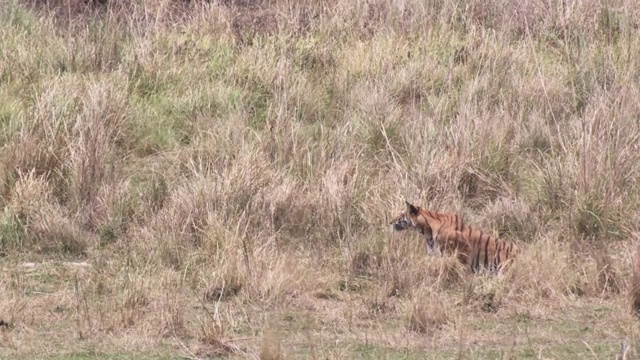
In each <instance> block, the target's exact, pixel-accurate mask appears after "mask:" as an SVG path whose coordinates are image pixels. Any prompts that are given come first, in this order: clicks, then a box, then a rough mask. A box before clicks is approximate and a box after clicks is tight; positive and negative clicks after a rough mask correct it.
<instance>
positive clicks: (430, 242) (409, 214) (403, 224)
mask: <svg viewBox="0 0 640 360" xmlns="http://www.w3.org/2000/svg"><path fill="white" fill-rule="evenodd" d="M405 205H406V208H405V209H404V210H402V211H401V212H400V214H398V216H396V217H395V218H393V220H391V222H390V223H389V224H390V225H392V226H393V230H394V231H404V230H408V229H414V230H417V231H419V232H420V233H421V234H422V235H423V236H424V238H425V240H426V244H427V254H432V253H433V252H434V251H435V248H436V243H435V238H434V236H433V231H432V228H431V226H430V225H429V223H428V222H427V219H426V218H425V217H424V216H421V214H420V207H419V206H415V205H412V204H411V203H409V202H408V201H406V200H405Z"/></svg>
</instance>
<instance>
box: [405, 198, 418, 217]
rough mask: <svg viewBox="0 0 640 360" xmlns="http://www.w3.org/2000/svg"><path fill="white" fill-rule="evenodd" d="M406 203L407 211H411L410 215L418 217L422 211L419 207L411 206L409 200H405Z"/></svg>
mask: <svg viewBox="0 0 640 360" xmlns="http://www.w3.org/2000/svg"><path fill="white" fill-rule="evenodd" d="M404 203H405V204H406V205H407V211H409V214H411V215H418V212H419V211H420V209H419V208H418V207H417V206H413V205H411V204H410V203H409V202H408V201H407V200H405V201H404Z"/></svg>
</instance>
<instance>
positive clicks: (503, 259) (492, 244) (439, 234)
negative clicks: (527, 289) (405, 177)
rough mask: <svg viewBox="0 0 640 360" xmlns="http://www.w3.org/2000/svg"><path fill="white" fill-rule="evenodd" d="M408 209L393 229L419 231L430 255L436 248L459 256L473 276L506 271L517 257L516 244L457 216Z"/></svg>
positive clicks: (395, 220)
mask: <svg viewBox="0 0 640 360" xmlns="http://www.w3.org/2000/svg"><path fill="white" fill-rule="evenodd" d="M406 206H407V208H406V209H405V210H404V211H402V212H401V213H400V214H399V215H398V216H397V217H395V218H394V219H393V220H392V221H391V225H393V227H394V229H395V230H396V231H403V230H407V229H410V228H412V229H415V230H418V231H419V232H420V233H421V234H422V235H423V236H424V239H425V247H426V249H427V254H429V253H430V252H431V251H433V249H434V248H435V246H436V245H437V246H438V248H439V249H440V251H441V252H443V253H446V254H448V255H451V254H457V258H458V260H459V261H460V262H461V263H462V264H464V265H465V266H466V267H467V268H468V269H469V270H470V271H471V272H474V273H476V272H478V271H480V270H481V269H486V270H491V271H499V270H501V269H504V268H505V267H507V266H509V264H511V263H512V262H513V260H514V258H515V257H516V255H517V254H518V251H519V249H518V247H517V246H516V245H515V244H513V243H510V242H506V241H503V240H500V239H498V238H496V237H494V236H491V235H489V234H488V233H486V232H483V231H482V230H480V229H477V228H473V227H471V226H469V225H467V224H465V223H464V221H462V218H461V217H460V216H458V215H457V214H452V213H439V212H434V211H429V210H426V209H422V208H420V207H418V206H414V205H412V204H410V203H408V202H406Z"/></svg>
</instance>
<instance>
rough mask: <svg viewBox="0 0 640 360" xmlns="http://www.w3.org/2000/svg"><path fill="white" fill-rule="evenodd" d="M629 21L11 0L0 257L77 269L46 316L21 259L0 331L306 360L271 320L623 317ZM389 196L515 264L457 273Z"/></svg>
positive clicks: (536, 6) (1, 82)
mask: <svg viewBox="0 0 640 360" xmlns="http://www.w3.org/2000/svg"><path fill="white" fill-rule="evenodd" d="M639 15H640V14H639V13H638V8H637V6H635V5H634V3H633V2H630V1H624V0H620V1H614V2H608V3H606V4H605V3H602V2H596V1H582V2H578V1H564V2H558V3H549V2H543V1H535V0H529V1H524V2H522V1H520V2H515V1H498V0H495V1H466V2H456V1H444V2H423V1H413V0H406V1H401V0H399V1H388V0H371V1H365V2H349V1H341V0H336V1H331V2H320V1H311V0H308V1H302V2H294V1H287V0H282V1H211V2H195V1H192V2H174V1H141V2H114V1H98V2H95V1H94V2H90V1H87V2H83V1H71V0H66V1H58V2H42V1H33V2H26V1H25V2H22V1H17V0H7V1H5V2H4V5H3V6H1V7H0V49H2V50H0V99H2V101H0V193H1V194H2V196H1V197H0V206H2V208H3V213H2V216H1V217H0V251H1V252H2V254H5V255H6V258H7V260H3V261H8V262H9V263H11V264H13V265H12V267H13V268H14V269H19V267H17V263H18V262H31V261H36V260H38V261H40V260H43V259H45V260H47V259H49V260H50V259H60V258H61V257H62V256H64V258H65V259H67V260H68V259H73V260H75V261H86V262H88V263H90V264H91V267H90V268H88V269H84V268H83V269H84V270H81V271H78V272H77V273H74V274H75V275H73V276H74V277H75V280H74V281H75V285H74V286H70V287H68V288H67V287H65V286H62V285H59V284H55V283H54V284H53V285H51V288H50V290H51V293H50V295H48V296H49V297H46V298H45V300H42V301H46V300H49V301H53V302H54V303H56V304H57V305H56V306H58V307H59V309H63V310H60V311H59V312H54V313H55V314H62V315H55V316H54V315H52V314H53V313H47V314H46V315H42V312H41V310H39V309H40V308H39V305H38V304H36V303H31V304H29V302H28V301H27V300H28V299H29V295H28V294H30V291H31V290H29V289H30V287H29V286H30V285H29V283H28V282H27V281H26V280H19V279H23V275H20V274H22V273H21V272H20V271H21V270H14V271H13V273H12V274H13V275H7V276H6V279H4V280H3V281H2V285H1V286H2V288H3V289H4V290H5V291H6V292H5V293H6V294H10V295H7V297H6V298H5V299H3V300H0V303H1V304H0V317H7V318H11V319H13V320H12V321H13V322H15V323H18V324H20V323H21V322H22V325H20V326H23V328H22V330H28V329H34V328H35V329H40V328H39V327H38V325H36V322H37V321H36V320H35V319H34V318H33V316H34V315H33V314H37V315H38V316H44V317H45V318H46V319H49V320H51V321H53V319H54V318H55V319H58V320H57V321H62V323H63V324H65V325H63V326H66V327H68V328H70V329H72V331H71V332H69V333H70V334H76V335H77V336H78V337H80V338H82V339H92V340H94V341H96V343H98V344H100V342H99V341H98V340H97V339H99V338H100V337H103V336H106V338H107V340H105V341H104V342H103V343H102V346H104V347H105V348H111V347H110V346H117V347H119V348H122V349H135V350H136V351H138V350H139V351H145V350H146V349H150V348H154V347H155V346H157V344H158V343H159V342H161V341H163V340H157V339H168V340H167V341H170V342H171V343H172V344H177V345H176V346H177V347H178V348H179V349H180V350H179V351H184V352H185V353H186V354H188V355H189V356H192V357H198V356H206V355H219V354H226V353H235V354H238V355H239V356H249V355H251V354H254V355H256V356H260V357H262V358H281V357H283V356H284V354H287V355H289V354H293V353H295V351H294V350H293V349H289V348H288V346H291V342H289V343H287V342H286V341H284V340H283V336H284V335H282V334H281V333H280V332H279V330H278V327H277V325H273V327H271V325H270V324H274V323H275V322H277V321H276V320H274V317H277V315H274V314H285V315H283V316H284V318H285V320H284V321H285V322H288V323H290V324H291V326H294V327H295V326H298V327H300V331H302V330H304V331H307V330H308V329H315V328H316V325H317V324H316V323H314V321H317V320H314V319H315V318H304V317H303V318H297V317H296V316H298V315H299V313H300V312H308V313H311V312H314V311H317V312H319V313H322V314H324V317H325V320H324V321H326V322H327V323H328V324H329V325H326V324H325V325H326V326H329V327H330V328H331V329H332V330H335V333H338V334H339V333H345V332H348V333H350V334H355V333H358V331H360V330H358V329H365V328H366V329H371V328H374V329H375V328H376V326H377V329H378V330H376V331H377V333H378V334H379V335H378V336H379V337H380V338H384V337H385V334H386V333H385V330H384V329H385V326H386V325H385V324H391V323H393V321H398V319H399V321H400V322H402V324H403V326H401V330H398V331H401V332H409V333H417V334H420V335H424V336H426V337H429V339H432V343H431V345H433V346H435V344H437V341H438V340H437V336H438V334H453V335H452V336H456V337H458V336H460V338H462V337H464V336H463V335H464V334H465V331H467V330H465V324H466V321H467V320H468V319H467V318H466V317H465V316H472V315H467V314H485V315H483V316H499V314H507V315H504V316H507V318H508V319H511V320H513V319H523V318H527V319H542V318H545V317H546V316H547V314H548V313H549V312H552V311H555V310H558V309H567V308H569V307H571V306H572V305H571V304H573V303H575V302H576V301H586V302H588V301H591V300H593V299H609V300H610V301H614V300H611V299H617V298H621V297H623V295H624V294H627V293H630V294H632V303H633V304H634V305H633V307H634V308H637V307H638V306H637V304H636V302H637V301H636V298H638V295H637V294H636V293H637V287H638V285H637V282H638V281H637V271H636V270H637V269H636V267H637V266H636V265H632V264H635V262H633V261H632V257H631V255H629V254H631V253H632V250H634V246H633V245H631V241H630V239H631V238H633V237H634V236H636V237H637V234H638V231H639V229H638V225H637V224H638V223H639V220H640V217H639V215H638V211H637V209H638V205H639V204H640V193H639V192H638V188H639V187H638V186H639V184H638V178H639V176H640V155H639V154H640V138H639V137H640V123H639V122H638V119H639V118H640V105H638V102H637V101H636V99H637V98H638V96H640V87H639V85H638V81H637V80H638V79H637V75H638V63H637V60H636V59H638V55H640V41H639V39H638V37H637V36H636V29H637V27H638V25H639V23H638V19H640V17H639ZM403 198H407V199H411V200H412V201H413V202H415V203H418V204H421V205H423V206H426V207H429V208H433V209H438V210H445V211H456V212H458V213H460V214H462V215H463V216H464V218H465V220H466V221H467V222H469V223H472V224H476V225H478V226H481V227H483V228H485V229H487V230H488V231H491V232H493V233H494V234H496V235H499V236H500V237H502V238H505V239H506V240H510V241H515V242H517V243H518V244H519V245H522V247H523V253H522V256H521V258H520V259H519V260H518V261H517V263H516V264H515V266H514V269H513V270H510V271H509V272H508V273H507V274H505V275H504V276H502V277H498V278H490V277H489V278H484V277H478V278H476V279H467V278H465V277H464V276H463V275H462V273H461V272H460V269H459V267H458V265H457V264H456V263H455V262H451V259H429V258H426V257H425V254H424V248H423V247H422V245H421V244H420V243H419V239H418V237H417V236H406V237H399V236H397V235H390V232H389V231H390V230H389V229H388V228H387V227H386V224H387V223H388V221H387V219H388V218H389V216H391V214H393V213H395V212H396V211H398V210H399V209H400V208H401V206H402V199H403ZM12 259H16V260H12ZM11 261H14V262H11ZM57 274H58V275H56V276H61V277H63V278H64V277H65V276H69V277H71V276H72V275H71V274H72V273H70V272H61V273H57ZM16 279H18V280H16ZM634 294H635V295H634ZM603 301H604V300H603ZM288 312H291V313H292V314H288ZM5 314H9V315H5ZM496 314H498V315H496ZM509 316H512V317H511V318H509ZM20 319H22V320H20ZM28 319H33V320H28ZM287 319H288V320H287ZM514 321H515V320H514ZM263 329H266V332H265V333H264V334H262V331H263ZM374 332H375V331H374ZM258 334H262V335H260V336H259V337H257V336H258ZM306 334H307V335H305V336H306V338H305V339H304V343H305V345H304V346H305V347H307V348H310V349H316V350H310V351H311V353H313V351H320V350H317V349H318V348H321V347H322V344H321V343H317V342H318V341H321V340H317V338H316V337H314V334H313V333H312V332H307V333H306ZM460 334H462V335H460ZM387 335H388V334H387ZM24 336H27V337H28V335H24ZM318 336H320V335H318ZM388 336H392V335H388ZM57 338H59V340H58V341H57V342H56V341H55V339H54V342H53V343H54V345H52V346H53V347H58V348H59V349H60V348H64V347H65V345H63V344H65V343H66V342H65V341H66V340H65V339H66V338H65V335H57ZM244 338H250V339H252V340H249V341H248V342H247V341H246V340H242V339H244ZM320 338H322V336H320ZM238 339H240V340H238ZM255 339H257V340H255ZM300 341H302V340H300ZM380 341H382V340H380ZM385 341H387V340H385ZM388 341H391V340H388ZM382 342H384V341H382ZM287 344H288V345H287ZM431 345H430V346H431ZM96 346H98V345H96ZM98 347H99V346H98ZM18 348H19V350H18V351H22V352H24V353H34V352H35V353H37V352H38V351H39V350H38V349H37V348H35V347H29V346H27V345H19V346H18ZM332 356H335V357H340V355H339V354H333V355H332Z"/></svg>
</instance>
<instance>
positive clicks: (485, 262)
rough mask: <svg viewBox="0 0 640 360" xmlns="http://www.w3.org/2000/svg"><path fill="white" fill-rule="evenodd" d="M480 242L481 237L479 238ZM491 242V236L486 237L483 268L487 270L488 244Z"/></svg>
mask: <svg viewBox="0 0 640 360" xmlns="http://www.w3.org/2000/svg"><path fill="white" fill-rule="evenodd" d="M480 240H482V236H481V237H480ZM490 241H491V236H489V235H487V242H486V243H485V244H484V267H485V268H486V269H489V242H490Z"/></svg>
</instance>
